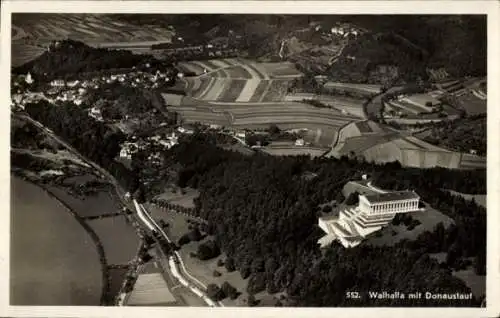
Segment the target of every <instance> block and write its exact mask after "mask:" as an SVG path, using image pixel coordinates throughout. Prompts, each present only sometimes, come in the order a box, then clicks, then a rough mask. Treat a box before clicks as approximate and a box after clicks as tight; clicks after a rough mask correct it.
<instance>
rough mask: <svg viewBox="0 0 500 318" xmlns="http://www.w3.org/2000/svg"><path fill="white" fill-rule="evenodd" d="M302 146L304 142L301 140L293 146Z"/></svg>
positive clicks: (296, 141)
mask: <svg viewBox="0 0 500 318" xmlns="http://www.w3.org/2000/svg"><path fill="white" fill-rule="evenodd" d="M304 144H305V142H304V139H302V138H300V139H297V140H295V146H304Z"/></svg>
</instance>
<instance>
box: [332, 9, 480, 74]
mask: <svg viewBox="0 0 500 318" xmlns="http://www.w3.org/2000/svg"><path fill="white" fill-rule="evenodd" d="M346 19H347V20H348V21H349V22H352V23H354V24H356V25H358V26H361V27H363V28H366V29H369V30H371V31H372V32H371V33H368V34H366V36H364V37H360V38H358V39H357V40H356V41H353V42H351V43H350V44H349V45H348V46H347V47H346V48H345V50H344V52H343V56H344V59H343V60H342V59H341V60H339V61H340V62H344V63H341V64H342V67H341V68H340V70H339V68H338V65H334V67H332V69H331V70H330V72H331V74H330V75H332V76H334V77H345V74H343V73H347V74H348V73H363V74H364V75H365V76H366V79H367V78H368V77H369V74H370V72H371V71H373V69H374V68H376V67H377V65H384V64H389V65H395V66H398V68H399V73H400V76H401V77H403V78H404V79H407V80H414V79H415V78H416V77H419V76H420V77H422V78H425V77H426V72H425V70H426V68H441V67H444V68H445V69H446V71H447V72H448V73H449V74H450V75H451V76H455V77H462V76H466V75H472V76H485V75H486V42H487V37H486V17H485V16H480V15H467V16H465V15H463V16H459V15H439V16H438V15H419V16H416V15H393V16H385V15H384V16H378V15H370V16H368V15H367V16H349V17H346ZM346 56H355V57H356V61H355V62H349V61H347V59H346V58H345V57H346Z"/></svg>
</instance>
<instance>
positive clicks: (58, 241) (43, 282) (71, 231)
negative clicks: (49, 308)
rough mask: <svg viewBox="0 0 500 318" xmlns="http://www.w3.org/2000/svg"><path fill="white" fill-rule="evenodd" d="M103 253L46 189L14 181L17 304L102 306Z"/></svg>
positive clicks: (14, 287)
mask: <svg viewBox="0 0 500 318" xmlns="http://www.w3.org/2000/svg"><path fill="white" fill-rule="evenodd" d="M101 279H102V274H101V266H100V263H99V255H98V253H97V250H96V247H95V246H94V245H93V242H92V240H91V238H90V237H89V235H88V234H87V232H86V231H85V230H84V229H83V228H82V227H81V226H80V224H79V223H78V222H77V221H76V220H75V219H74V218H73V216H72V215H71V214H70V213H69V212H68V211H66V210H65V209H64V207H63V206H61V205H60V204H59V203H58V202H57V201H56V200H55V199H53V198H51V197H49V195H48V194H46V193H45V192H44V191H43V190H42V189H41V188H39V187H37V186H35V185H33V184H31V183H28V182H26V181H23V180H21V179H18V178H15V177H13V178H12V179H11V258H10V304H11V305H39V306H40V305H53V306H65V305H87V306H97V305H99V301H100V297H101V288H102V280H101Z"/></svg>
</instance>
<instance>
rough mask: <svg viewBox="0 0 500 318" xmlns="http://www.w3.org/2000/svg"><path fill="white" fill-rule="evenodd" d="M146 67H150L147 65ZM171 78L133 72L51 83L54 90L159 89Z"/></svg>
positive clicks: (157, 74) (165, 74) (158, 72)
mask: <svg viewBox="0 0 500 318" xmlns="http://www.w3.org/2000/svg"><path fill="white" fill-rule="evenodd" d="M146 67H148V65H147V64H146ZM169 81H171V78H170V77H169V75H168V74H167V73H164V72H161V71H160V70H156V72H155V73H146V72H141V71H132V72H128V73H120V74H110V75H102V76H97V77H93V78H91V79H84V80H81V81H80V80H72V81H65V80H62V79H56V80H53V81H51V82H50V86H51V87H53V88H64V87H65V88H89V87H90V88H94V89H97V88H99V86H101V85H103V84H111V83H122V84H123V85H130V86H132V87H143V88H157V87H158V86H159V85H160V83H161V82H169Z"/></svg>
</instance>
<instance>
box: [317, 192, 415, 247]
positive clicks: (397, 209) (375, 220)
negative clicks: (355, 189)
mask: <svg viewBox="0 0 500 318" xmlns="http://www.w3.org/2000/svg"><path fill="white" fill-rule="evenodd" d="M372 189H373V190H375V189H376V188H372ZM379 191H380V192H379V193H374V194H360V195H359V203H358V206H356V207H353V208H345V209H343V210H341V211H340V213H339V215H338V217H320V218H319V221H318V225H319V227H320V228H321V229H322V230H323V231H325V233H326V235H325V236H323V237H322V238H321V239H319V241H318V243H319V244H320V245H321V247H325V246H327V245H329V244H331V243H332V242H333V241H335V240H338V241H339V242H340V243H341V244H342V245H343V246H344V247H345V248H350V247H354V246H357V245H358V244H360V243H361V242H362V241H363V239H364V238H365V237H366V236H368V235H369V234H372V233H374V232H377V231H379V230H381V229H382V227H384V226H386V225H388V224H389V223H390V222H391V221H392V219H393V218H394V216H395V215H396V214H397V213H408V212H416V211H419V210H420V208H419V201H420V197H419V196H418V195H417V193H415V192H414V191H397V192H385V191H382V190H379Z"/></svg>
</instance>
